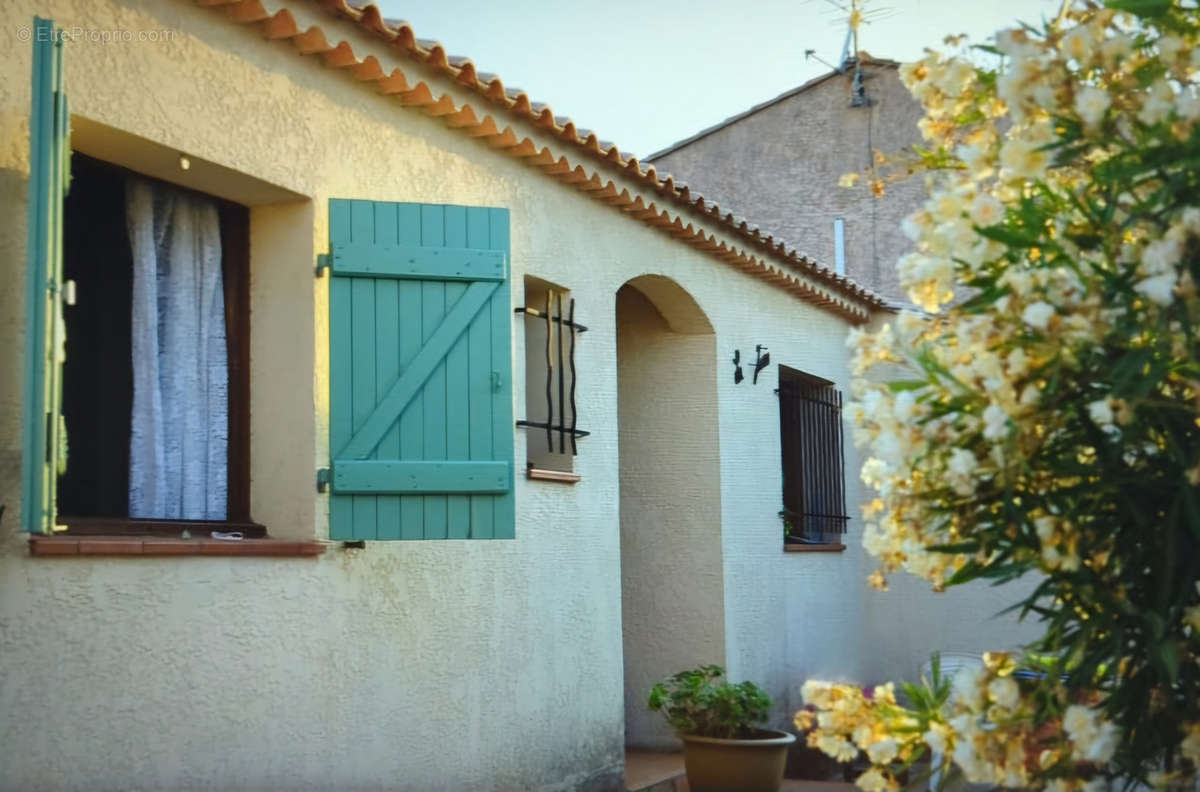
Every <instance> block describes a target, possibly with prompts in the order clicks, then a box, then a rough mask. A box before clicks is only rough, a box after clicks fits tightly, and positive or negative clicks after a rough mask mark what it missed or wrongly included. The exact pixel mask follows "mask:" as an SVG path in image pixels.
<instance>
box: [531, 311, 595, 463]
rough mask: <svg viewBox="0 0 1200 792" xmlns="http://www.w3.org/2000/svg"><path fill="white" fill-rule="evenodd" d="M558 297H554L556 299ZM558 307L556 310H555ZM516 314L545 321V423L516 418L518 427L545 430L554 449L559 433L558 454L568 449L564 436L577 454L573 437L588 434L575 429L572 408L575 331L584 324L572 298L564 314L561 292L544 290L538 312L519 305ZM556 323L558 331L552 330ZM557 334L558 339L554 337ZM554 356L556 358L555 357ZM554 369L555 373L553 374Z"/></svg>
mask: <svg viewBox="0 0 1200 792" xmlns="http://www.w3.org/2000/svg"><path fill="white" fill-rule="evenodd" d="M556 298H557V299H556ZM556 308H557V311H556V310H555V309H556ZM515 312H516V313H523V314H525V315H526V316H532V317H535V318H537V319H542V320H544V321H545V322H546V349H545V355H546V422H545V423H541V422H540V421H517V426H526V427H529V428H533V429H545V430H546V445H547V447H548V448H549V449H550V450H551V451H553V450H554V434H555V432H557V433H558V453H560V454H565V453H566V451H567V438H570V441H571V453H572V454H575V455H578V453H579V448H578V446H577V445H576V443H575V440H576V438H579V437H587V436H588V432H585V431H583V430H581V429H579V428H578V422H577V416H576V409H575V336H576V334H577V333H582V332H585V331H586V330H587V328H586V327H584V326H583V325H581V324H579V323H578V322H576V321H575V299H574V298H572V299H571V301H570V303H569V308H568V313H567V315H566V316H564V315H563V296H562V294H561V293H559V294H557V295H556V294H554V292H550V291H548V292H547V293H546V307H545V309H544V310H542V311H539V310H537V309H536V308H529V307H521V308H517V309H515ZM556 326H557V328H558V332H557V333H555V327H556ZM568 333H569V335H570V339H571V340H570V346H569V347H568V348H566V349H564V341H563V337H564V336H566V335H568ZM556 337H557V340H556ZM556 358H557V360H556ZM568 366H570V369H571V389H570V393H569V399H570V401H569V402H568V401H567V399H568V392H567V387H566V369H567V367H568ZM555 372H557V376H556V374H555ZM555 385H557V396H558V399H557V401H556V400H555V395H556V394H555ZM568 403H569V404H570V407H571V425H570V426H568V425H567V415H566V413H567V406H566V405H567V404H568ZM555 404H558V410H557V413H558V425H557V426H556V425H555V422H554V418H555V412H556V411H555V409H554V405H555Z"/></svg>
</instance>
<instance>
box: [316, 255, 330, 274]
mask: <svg viewBox="0 0 1200 792" xmlns="http://www.w3.org/2000/svg"><path fill="white" fill-rule="evenodd" d="M330 262H331V258H330V256H329V254H328V253H318V254H317V270H316V274H317V277H318V278H323V277H325V270H327V269H329V266H330Z"/></svg>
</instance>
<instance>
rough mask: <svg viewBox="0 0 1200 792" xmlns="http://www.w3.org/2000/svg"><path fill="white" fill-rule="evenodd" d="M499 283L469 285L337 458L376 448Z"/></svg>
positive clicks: (357, 455) (357, 456)
mask: <svg viewBox="0 0 1200 792" xmlns="http://www.w3.org/2000/svg"><path fill="white" fill-rule="evenodd" d="M499 286H500V284H499V283H498V282H495V281H492V282H485V281H477V282H475V283H472V284H471V285H470V286H469V287H467V291H466V293H464V294H463V296H462V297H460V298H459V300H458V302H457V303H455V304H454V307H453V308H451V309H450V311H449V312H448V313H447V314H446V317H445V318H444V319H443V320H442V323H441V324H440V325H438V328H437V330H435V331H434V332H433V335H432V336H430V337H429V340H428V341H426V342H425V345H424V346H423V347H422V348H421V351H420V352H419V353H417V356H416V357H415V358H413V361H412V363H410V364H409V366H408V368H407V369H405V370H404V372H403V373H402V374H401V375H400V377H399V379H397V380H396V382H395V384H394V385H392V387H391V388H390V389H389V390H388V392H387V395H385V396H384V397H383V399H382V400H380V402H379V404H377V405H375V409H374V410H373V411H372V412H371V414H370V416H368V417H367V420H366V421H364V422H363V425H362V426H361V427H360V428H359V430H358V431H357V432H355V433H354V436H353V437H351V438H350V442H348V443H347V444H346V447H345V448H343V449H342V450H341V451H340V452H339V453H337V454H336V456H335V459H366V458H367V455H368V454H370V453H371V452H372V451H374V450H375V446H377V445H379V441H380V440H382V439H383V436H384V434H386V433H387V430H388V428H390V427H391V425H392V424H393V423H395V422H396V419H397V418H398V417H399V416H400V413H402V412H403V411H404V408H405V407H407V406H408V403H409V402H410V401H412V400H413V397H414V396H416V395H417V393H418V392H419V391H420V389H421V386H423V385H424V384H425V381H426V380H428V379H429V377H430V375H431V374H433V371H434V369H436V368H437V366H438V364H439V363H441V362H442V360H443V359H444V358H445V357H446V355H447V354H448V353H449V352H450V348H451V347H452V346H454V342H455V341H457V340H458V337H459V336H461V335H462V334H463V333H464V332H465V331H466V329H467V327H468V325H470V324H471V320H472V319H473V318H474V316H475V314H477V313H479V311H480V309H481V308H483V307H484V306H485V305H487V302H488V300H489V299H491V297H492V294H494V293H495V291H496V289H497V288H499Z"/></svg>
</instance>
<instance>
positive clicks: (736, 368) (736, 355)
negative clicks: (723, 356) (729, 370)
mask: <svg viewBox="0 0 1200 792" xmlns="http://www.w3.org/2000/svg"><path fill="white" fill-rule="evenodd" d="M744 379H746V375H744V374H742V350H740V349H735V350H733V384H734V385H737V384H738V383H739V382H741V381H742V380H744Z"/></svg>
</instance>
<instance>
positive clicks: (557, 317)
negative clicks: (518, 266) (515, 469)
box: [518, 276, 588, 482]
mask: <svg viewBox="0 0 1200 792" xmlns="http://www.w3.org/2000/svg"><path fill="white" fill-rule="evenodd" d="M518 310H520V311H521V312H522V313H523V314H524V316H525V419H524V420H522V421H518V425H519V426H524V427H526V428H527V429H528V431H527V432H526V449H527V458H526V463H525V465H526V471H527V475H528V476H529V477H530V478H535V479H546V480H551V481H564V482H575V481H578V480H579V477H578V476H577V475H574V473H573V471H574V458H575V455H576V453H577V452H578V443H577V440H578V438H580V437H586V436H587V434H588V433H587V432H584V431H581V430H580V429H579V426H578V421H577V416H576V412H575V407H576V401H575V345H576V343H577V342H578V340H579V334H580V333H581V332H583V331H584V330H586V329H587V328H586V327H583V326H582V325H580V324H578V323H577V322H576V321H575V300H574V299H573V298H572V297H571V294H570V292H569V291H567V290H566V289H564V288H563V287H561V286H558V285H556V284H553V283H550V282H548V281H544V280H541V279H540V278H534V277H529V276H527V277H526V278H525V307H524V308H521V309H518Z"/></svg>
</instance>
